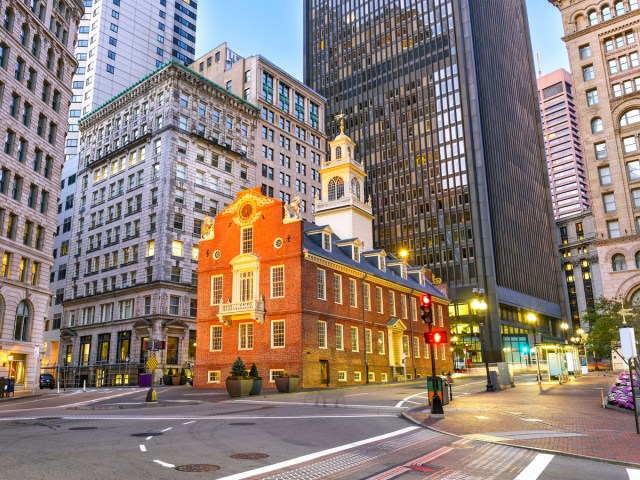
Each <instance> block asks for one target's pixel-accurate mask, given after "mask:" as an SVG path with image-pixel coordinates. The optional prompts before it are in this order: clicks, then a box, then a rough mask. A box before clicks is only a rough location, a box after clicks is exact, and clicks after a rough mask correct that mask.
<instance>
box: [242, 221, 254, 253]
mask: <svg viewBox="0 0 640 480" xmlns="http://www.w3.org/2000/svg"><path fill="white" fill-rule="evenodd" d="M240 247H241V249H240V250H241V253H251V252H252V251H253V227H245V228H243V229H242V245H241V246H240Z"/></svg>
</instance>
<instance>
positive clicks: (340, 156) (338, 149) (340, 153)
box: [336, 147, 342, 160]
mask: <svg viewBox="0 0 640 480" xmlns="http://www.w3.org/2000/svg"><path fill="white" fill-rule="evenodd" d="M339 158H342V147H336V160H338V159H339Z"/></svg>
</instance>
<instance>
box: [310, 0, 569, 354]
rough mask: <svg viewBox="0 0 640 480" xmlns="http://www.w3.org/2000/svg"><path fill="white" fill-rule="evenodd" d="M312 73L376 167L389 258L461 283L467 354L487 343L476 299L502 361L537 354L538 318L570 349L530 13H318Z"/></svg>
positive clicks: (335, 5) (333, 4)
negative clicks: (404, 253)
mask: <svg viewBox="0 0 640 480" xmlns="http://www.w3.org/2000/svg"><path fill="white" fill-rule="evenodd" d="M496 52H499V54H496ZM304 67H305V69H304V71H305V83H307V84H308V85H310V86H311V87H312V88H314V89H315V90H317V91H318V92H320V93H321V94H322V95H324V96H325V97H326V98H327V102H328V103H327V105H328V107H327V110H326V116H325V121H326V123H327V134H328V135H333V134H335V133H337V121H336V120H335V119H334V117H335V115H336V114H344V115H346V118H345V125H346V130H347V131H349V134H350V136H351V138H352V139H353V140H354V142H355V143H356V149H357V154H358V156H359V157H360V158H363V159H364V163H365V165H366V173H367V174H368V184H367V195H371V196H372V199H373V214H374V219H373V222H374V244H375V246H376V247H379V248H384V249H385V250H388V251H390V252H398V251H399V249H400V248H407V249H408V250H409V251H410V256H411V258H412V259H413V261H414V262H415V263H417V264H424V265H427V266H428V267H429V268H431V269H432V270H433V272H434V274H435V275H436V276H437V277H439V278H441V279H442V281H443V282H446V283H448V284H449V286H450V296H451V299H452V305H451V306H450V309H451V322H452V325H454V327H453V328H454V330H455V331H457V332H458V334H459V335H461V336H462V337H463V338H464V339H465V342H468V343H472V342H474V341H477V336H476V335H474V334H473V332H476V331H477V328H476V327H475V326H474V324H475V323H477V322H475V321H474V320H476V317H474V315H473V312H472V311H471V308H470V305H471V300H472V298H473V297H474V294H475V293H476V292H477V293H481V292H483V293H484V295H485V299H486V300H487V302H488V304H489V310H488V328H487V332H488V333H487V334H486V335H485V337H486V339H485V341H486V345H487V347H488V348H487V351H488V352H489V353H488V355H489V359H490V360H492V361H493V360H497V359H501V358H502V357H503V351H506V350H503V349H509V351H515V352H520V351H521V347H522V346H524V345H526V344H530V343H531V342H532V341H533V335H532V332H533V330H532V327H531V325H529V324H527V322H526V317H527V315H528V313H530V312H534V313H535V314H536V315H537V318H538V332H542V333H543V335H547V336H556V337H559V336H560V335H561V334H560V333H559V329H558V326H559V324H560V323H561V320H563V316H564V315H565V313H564V312H565V310H566V309H565V302H564V295H563V291H562V287H561V283H560V271H559V262H558V259H557V251H556V246H555V242H554V225H553V214H552V208H551V202H550V195H549V182H548V176H547V169H546V163H545V155H544V146H543V142H542V135H541V121H540V110H539V106H538V102H537V88H536V83H535V75H534V69H533V61H532V54H531V45H530V40H529V29H528V25H527V16H526V8H525V3H524V1H522V0H516V1H511V2H502V1H499V0H489V1H482V2H473V1H467V0H445V1H440V2H430V1H425V0H409V1H406V2H403V3H402V4H398V3H396V2H378V1H373V0H372V1H364V2H358V3H353V2H348V1H345V0H306V2H305V59H304ZM541 279H544V281H541ZM471 337H474V338H471ZM478 350H479V349H478ZM474 358H475V359H478V360H479V359H480V357H479V354H478V355H477V356H475V357H474ZM519 360H520V359H519V358H513V361H516V362H518V361H519Z"/></svg>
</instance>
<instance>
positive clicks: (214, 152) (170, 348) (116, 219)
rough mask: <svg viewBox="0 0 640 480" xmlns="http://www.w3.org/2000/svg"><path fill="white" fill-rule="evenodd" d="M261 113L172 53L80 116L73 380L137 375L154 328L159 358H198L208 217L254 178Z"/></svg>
mask: <svg viewBox="0 0 640 480" xmlns="http://www.w3.org/2000/svg"><path fill="white" fill-rule="evenodd" d="M258 113H259V111H258V109H257V108H256V107H254V106H253V105H251V104H249V103H247V102H245V101H244V100H242V99H241V98H239V97H236V96H234V95H232V94H230V93H229V92H227V91H226V90H225V89H223V88H221V87H220V86H218V85H217V84H215V83H213V82H211V81H209V80H206V79H205V78H203V77H201V76H199V75H197V74H196V73H194V72H193V71H192V70H190V69H188V68H186V67H184V66H182V65H179V64H177V63H174V62H170V63H168V64H166V65H164V66H162V67H161V68H159V69H158V70H156V71H154V72H153V73H151V74H150V75H148V76H147V77H145V78H143V79H141V80H140V81H139V82H137V83H136V84H134V85H133V86H131V87H130V88H128V89H127V90H125V91H124V92H122V93H121V94H119V95H117V96H116V97H114V98H113V99H112V100H110V101H109V102H107V103H106V104H104V105H103V106H101V107H100V108H98V109H97V110H95V111H93V112H92V113H91V114H89V115H88V116H86V117H84V118H83V119H82V120H81V121H80V128H81V132H82V137H81V138H82V139H83V141H82V145H81V150H80V155H81V158H80V164H81V168H80V171H79V173H78V180H77V181H78V182H79V184H78V187H77V195H76V197H77V198H76V202H75V206H74V209H75V210H76V211H74V217H73V218H74V219H75V220H74V225H73V236H72V238H73V241H72V243H71V245H70V252H69V255H70V259H72V261H71V262H70V264H69V266H68V270H69V272H68V273H67V285H66V292H65V301H64V316H63V324H62V328H61V356H62V358H61V360H60V361H61V364H63V365H64V366H65V367H64V373H65V375H64V376H65V379H66V381H67V382H71V383H73V382H78V381H82V380H87V381H88V383H89V384H91V385H93V384H95V385H97V386H100V385H109V384H127V383H132V384H133V383H136V382H137V375H138V374H139V373H142V372H144V361H145V358H146V357H147V356H148V352H147V351H146V350H145V342H146V341H147V340H162V341H165V342H166V349H165V350H160V351H157V352H155V354H156V356H157V358H158V360H159V363H160V368H161V369H162V370H166V369H168V368H173V369H181V368H187V367H188V365H189V362H191V361H193V356H194V352H195V316H196V310H197V302H196V283H197V274H196V264H197V258H198V241H199V239H200V230H201V226H202V219H203V218H204V217H205V215H212V216H215V215H216V214H217V213H218V212H219V211H220V210H222V209H223V208H225V207H226V206H227V205H228V204H229V203H231V202H232V199H233V198H234V197H235V195H236V194H237V193H238V191H239V190H242V189H244V188H248V187H249V186H253V185H254V183H255V178H254V176H253V172H254V170H255V163H254V161H253V155H254V144H253V141H254V140H253V139H254V135H255V126H256V121H257V117H258ZM160 373H161V372H160V371H156V376H157V377H159V375H160Z"/></svg>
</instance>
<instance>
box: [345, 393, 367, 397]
mask: <svg viewBox="0 0 640 480" xmlns="http://www.w3.org/2000/svg"><path fill="white" fill-rule="evenodd" d="M360 395H369V394H368V393H352V394H351V395H344V396H345V397H359V396H360Z"/></svg>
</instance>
